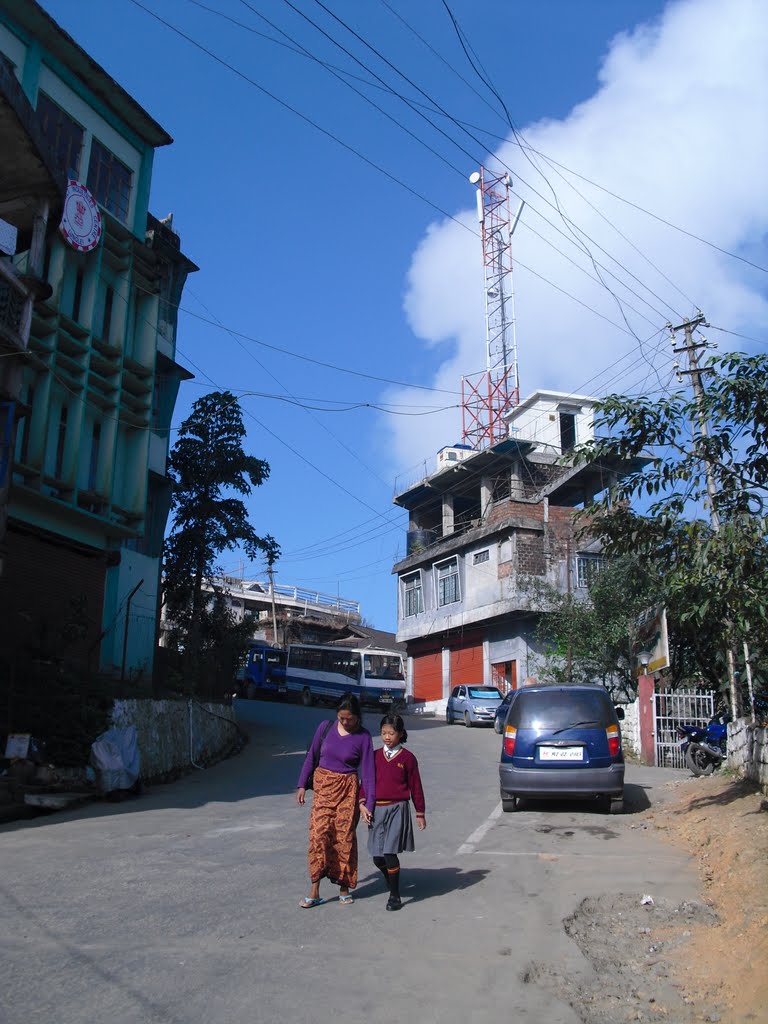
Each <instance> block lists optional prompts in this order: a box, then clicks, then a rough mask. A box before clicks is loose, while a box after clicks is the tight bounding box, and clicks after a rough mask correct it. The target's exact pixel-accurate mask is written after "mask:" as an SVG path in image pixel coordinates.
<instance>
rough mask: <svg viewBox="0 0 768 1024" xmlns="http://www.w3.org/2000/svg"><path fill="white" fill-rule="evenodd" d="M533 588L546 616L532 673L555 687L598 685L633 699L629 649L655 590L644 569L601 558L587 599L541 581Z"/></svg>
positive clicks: (634, 563)
mask: <svg viewBox="0 0 768 1024" xmlns="http://www.w3.org/2000/svg"><path fill="white" fill-rule="evenodd" d="M534 589H535V593H536V603H537V606H538V607H540V608H541V609H542V611H544V612H545V614H543V615H542V616H541V618H540V620H539V624H538V626H537V628H536V631H535V638H536V641H537V643H538V645H539V646H540V648H541V649H542V652H543V654H542V656H541V659H540V663H539V664H537V668H536V674H537V675H538V676H540V677H541V678H542V679H544V680H550V681H552V682H558V683H591V682H601V683H602V684H603V685H604V686H608V687H609V688H611V689H613V690H623V692H624V693H625V695H626V696H627V697H633V696H634V695H635V693H636V690H637V686H636V679H635V673H634V665H633V663H632V657H631V653H630V645H631V642H632V637H633V633H634V630H635V624H636V622H637V619H638V616H639V615H640V613H641V612H642V611H643V609H644V608H647V607H648V605H649V604H652V603H653V596H652V595H654V594H655V591H656V581H654V580H653V579H652V578H650V577H649V574H648V573H647V571H646V570H645V567H644V566H642V565H641V564H639V563H638V562H637V560H636V559H635V558H634V557H631V556H622V557H620V558H617V559H615V560H606V561H605V562H604V563H603V565H602V566H601V568H600V571H599V572H596V573H595V574H594V575H593V577H592V579H591V580H590V581H589V586H588V591H587V594H586V595H580V594H574V593H566V594H564V593H562V591H560V590H559V589H558V588H557V587H553V586H550V585H549V584H546V583H542V582H541V581H537V583H536V585H535V588H534Z"/></svg>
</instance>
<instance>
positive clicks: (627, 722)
mask: <svg viewBox="0 0 768 1024" xmlns="http://www.w3.org/2000/svg"><path fill="white" fill-rule="evenodd" d="M619 706H620V707H622V708H624V719H623V720H622V721H621V722H619V725H620V726H621V744H622V746H623V747H624V750H625V752H626V753H628V754H633V755H634V756H635V757H639V756H640V702H639V701H637V700H635V701H633V702H632V703H631V704H621V705H619Z"/></svg>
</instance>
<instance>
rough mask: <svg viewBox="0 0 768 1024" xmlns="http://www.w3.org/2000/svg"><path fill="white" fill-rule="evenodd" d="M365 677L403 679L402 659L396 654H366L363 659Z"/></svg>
mask: <svg viewBox="0 0 768 1024" xmlns="http://www.w3.org/2000/svg"><path fill="white" fill-rule="evenodd" d="M364 668H365V678H366V679H395V680H401V681H402V680H403V679H404V678H405V676H404V675H403V659H402V658H401V657H400V655H398V654H366V655H365V660H364Z"/></svg>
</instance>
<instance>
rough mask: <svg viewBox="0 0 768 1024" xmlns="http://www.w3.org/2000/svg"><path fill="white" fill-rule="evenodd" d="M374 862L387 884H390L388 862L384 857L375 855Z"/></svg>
mask: <svg viewBox="0 0 768 1024" xmlns="http://www.w3.org/2000/svg"><path fill="white" fill-rule="evenodd" d="M373 863H374V864H375V865H376V867H377V868H378V869H379V871H380V872H381V873H382V875H383V876H384V881H385V882H386V883H387V885H389V877H388V875H387V862H386V860H385V859H384V857H374V858H373Z"/></svg>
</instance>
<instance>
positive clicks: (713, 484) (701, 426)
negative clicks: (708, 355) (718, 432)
mask: <svg viewBox="0 0 768 1024" xmlns="http://www.w3.org/2000/svg"><path fill="white" fill-rule="evenodd" d="M706 322H707V319H706V317H705V316H704V314H703V313H701V312H699V313H698V315H697V316H695V317H694V318H693V319H692V320H687V321H686V322H685V323H682V324H678V325H677V327H673V326H672V325H671V324H669V325H668V326H669V329H670V330H671V332H672V345H673V351H674V352H675V353H676V354H677V353H682V352H684V353H685V354H686V356H687V357H688V369H687V370H681V369H680V368H679V367H678V370H677V373H678V378H680V379H682V377H683V376H686V377H690V378H691V387H692V388H693V397H694V401H695V403H696V418H697V420H698V430H699V436H700V437H708V436H709V423H708V422H707V415H706V412H705V410H704V384H703V383H702V374H704V373H707V372H711V371H709V369H708V367H701V366H699V361H698V355H697V352H698V351H699V350H700V349H705V348H706V347H707V343H706V341H694V339H693V332H694V331H695V330H696V329H697V328H699V327H701V326H703V325H705V324H706ZM678 331H683V332H684V333H685V343H684V344H683V345H682V346H681V347H680V348H674V345H675V342H676V340H677V332H678ZM702 459H703V461H704V471H705V474H706V478H707V494H708V495H709V522H710V525H711V527H712V532H713V533H719V532H720V516H719V514H718V511H717V501H718V491H717V481H716V479H715V471H714V469H713V466H712V461H711V459H710V458H709V456H708V455H706V454H703V455H702ZM726 627H727V634H728V639H727V643H726V649H725V658H726V663H727V665H728V686H729V689H730V693H731V715H732V717H733V718H734V719H735V718H736V717H737V716H738V711H739V695H738V690H737V687H736V666H735V664H734V658H733V643H732V641H733V637H732V629H731V627H732V624H731V622H730V620H726ZM744 651H745V654H746V655H747V656H748V652H749V648H748V647H747V645H746V641H745V643H744Z"/></svg>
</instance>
